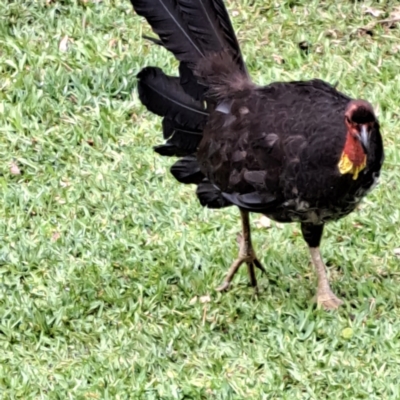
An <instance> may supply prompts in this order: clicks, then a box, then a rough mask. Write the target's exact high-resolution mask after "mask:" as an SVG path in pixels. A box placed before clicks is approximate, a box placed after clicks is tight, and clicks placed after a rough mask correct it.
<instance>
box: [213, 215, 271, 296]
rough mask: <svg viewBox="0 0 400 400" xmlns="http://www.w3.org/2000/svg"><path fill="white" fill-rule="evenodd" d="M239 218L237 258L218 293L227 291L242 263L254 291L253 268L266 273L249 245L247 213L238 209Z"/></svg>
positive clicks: (255, 283)
mask: <svg viewBox="0 0 400 400" xmlns="http://www.w3.org/2000/svg"><path fill="white" fill-rule="evenodd" d="M240 216H241V219H242V237H241V240H240V249H239V257H238V258H237V259H236V260H235V261H234V262H233V263H232V265H231V266H230V268H229V271H228V274H227V275H226V278H225V280H224V282H223V283H222V284H221V286H219V287H218V288H217V290H218V291H219V292H222V291H224V290H228V289H229V286H230V284H231V281H232V279H233V277H234V276H235V274H236V272H237V271H238V269H239V267H240V266H241V265H242V264H243V263H244V262H245V263H246V264H247V268H248V273H249V278H250V284H251V286H253V287H254V288H255V289H256V290H257V279H256V274H255V270H254V267H256V268H258V269H260V270H261V271H262V272H266V271H265V268H264V267H263V266H262V264H261V263H260V261H258V259H257V257H256V254H255V253H254V250H253V246H252V244H251V232H250V221H249V212H248V211H244V210H242V209H240Z"/></svg>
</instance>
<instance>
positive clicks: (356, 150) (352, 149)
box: [343, 131, 366, 167]
mask: <svg viewBox="0 0 400 400" xmlns="http://www.w3.org/2000/svg"><path fill="white" fill-rule="evenodd" d="M343 153H344V154H346V156H347V157H348V158H349V160H350V161H351V162H352V163H353V165H354V166H355V167H359V166H361V165H363V164H364V163H365V157H366V155H365V153H364V150H363V148H362V146H361V144H360V142H359V140H357V139H356V138H355V137H354V136H353V135H352V134H351V133H350V132H349V131H348V132H347V138H346V143H345V145H344V149H343Z"/></svg>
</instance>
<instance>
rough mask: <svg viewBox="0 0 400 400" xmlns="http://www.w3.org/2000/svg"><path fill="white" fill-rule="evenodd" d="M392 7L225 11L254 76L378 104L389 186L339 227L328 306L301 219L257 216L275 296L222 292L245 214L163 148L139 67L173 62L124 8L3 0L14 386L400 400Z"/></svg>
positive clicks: (300, 4)
mask: <svg viewBox="0 0 400 400" xmlns="http://www.w3.org/2000/svg"><path fill="white" fill-rule="evenodd" d="M373 4H375V5H373ZM368 7H372V8H373V10H372V11H373V13H374V14H377V11H382V13H381V14H380V15H379V16H377V17H375V16H373V15H371V14H368V11H371V10H369V9H368ZM395 7H396V2H395V1H393V3H392V4H390V3H389V2H383V1H382V2H371V1H369V2H368V1H366V2H362V1H360V2H352V1H349V0H346V1H345V0H342V1H340V0H339V1H338V0H336V1H334V0H327V1H315V0H291V1H290V0H286V1H278V0H274V1H272V0H271V1H263V0H252V1H250V0H241V1H239V0H237V1H230V2H229V3H228V8H229V11H230V14H231V15H232V16H233V17H232V18H233V24H234V26H235V29H236V30H237V32H238V37H239V39H240V42H241V44H242V49H243V52H244V54H245V58H246V61H247V64H248V67H249V70H250V72H251V75H252V76H253V78H254V81H255V82H258V83H260V84H266V83H268V82H271V81H274V80H293V79H309V78H313V77H319V78H322V79H325V80H327V81H328V82H331V83H335V82H338V83H339V89H340V90H342V91H344V92H345V93H347V94H349V95H352V96H355V97H361V98H365V99H367V100H369V101H371V102H372V103H373V104H374V106H375V107H376V109H377V111H378V115H379V118H380V121H381V126H382V132H383V136H384V142H385V147H386V163H385V165H384V170H383V174H382V178H381V183H380V185H379V186H378V187H377V188H376V189H375V190H374V191H373V192H372V193H371V194H370V195H369V196H368V198H367V199H366V200H365V201H364V202H363V204H362V206H361V207H360V209H359V210H358V211H357V212H355V213H353V214H352V215H351V216H349V217H348V218H346V219H344V220H342V221H340V222H338V223H334V224H331V225H329V226H328V227H327V229H326V232H325V235H324V239H323V244H322V251H323V255H324V258H325V260H326V262H327V264H328V266H329V270H330V275H331V281H332V287H333V289H334V290H335V292H336V293H337V294H338V295H339V296H340V297H342V298H343V299H344V300H345V305H344V306H343V307H342V308H341V309H340V310H339V311H338V312H334V313H327V312H324V311H322V310H319V309H317V307H316V306H315V304H314V303H313V302H312V298H313V296H314V293H315V288H316V282H315V277H314V274H313V270H312V267H311V265H310V261H309V255H308V251H307V248H306V245H305V243H304V242H303V240H302V238H301V235H300V230H299V227H298V226H297V225H294V224H293V225H279V224H275V223H274V222H273V223H272V224H271V227H270V228H269V229H266V228H257V227H256V222H257V220H258V219H259V216H257V215H253V216H252V221H253V226H254V230H253V231H254V245H255V248H256V251H257V252H258V254H259V256H260V259H261V260H262V262H263V263H264V265H265V267H266V268H267V270H268V276H263V277H261V276H259V283H260V286H261V289H262V290H261V294H260V295H259V296H258V298H255V297H254V296H253V294H252V290H251V288H250V287H248V285H247V282H248V278H247V273H246V270H245V268H243V270H242V271H241V272H240V274H239V276H238V277H237V278H236V279H235V281H234V285H233V289H232V290H231V291H230V292H229V293H227V294H223V295H221V294H219V293H216V292H215V290H214V288H215V287H216V286H217V285H219V284H220V283H221V281H222V279H223V277H224V275H225V273H226V270H227V268H228V266H229V264H230V263H231V262H232V260H233V259H234V258H235V257H236V255H237V243H236V234H237V233H238V232H239V231H240V220H239V213H238V210H237V209H234V208H232V209H227V210H221V211H210V210H204V209H202V208H201V207H200V205H199V203H198V202H197V199H196V197H195V195H194V188H193V187H187V186H183V185H180V184H178V183H177V182H176V181H174V179H173V178H172V177H171V176H170V175H169V173H168V169H169V166H170V165H171V164H172V162H173V160H171V159H166V158H161V157H160V156H158V155H157V154H155V153H153V151H152V146H154V145H156V144H160V143H161V142H162V140H161V133H160V119H159V118H156V117H155V116H154V115H152V114H150V113H148V112H146V111H145V109H144V108H143V107H142V106H141V105H140V103H139V101H138V98H137V94H136V80H135V75H136V73H137V72H138V71H139V70H140V69H141V68H142V67H144V66H146V65H156V66H159V67H163V68H164V69H165V70H166V71H167V72H168V73H171V72H174V71H175V70H176V66H177V64H176V62H175V61H174V60H173V59H172V57H171V56H170V55H169V54H167V52H166V51H164V50H162V49H160V48H159V47H156V46H152V45H150V44H149V43H147V42H145V41H143V40H142V39H141V35H142V34H143V33H147V34H148V33H149V32H150V31H149V28H148V26H147V24H146V23H145V22H144V20H142V19H141V18H138V17H137V16H135V15H134V13H133V11H132V10H131V6H130V3H129V1H128V0H104V1H101V0H97V1H94V0H81V1H72V0H63V1H61V0H57V1H56V0H53V1H52V0H47V1H45V0H42V1H27V0H17V1H12V2H6V1H3V2H0V119H1V120H0V130H1V132H0V158H1V175H0V186H1V201H0V213H1V218H0V240H1V247H0V274H1V277H0V316H1V318H0V398H1V399H168V400H169V399H194V400H198V399H288V400H294V399H316V400H322V399H340V400H342V399H369V400H370V399H379V400H381V399H385V400H386V399H400V382H399V374H400V372H399V371H400V302H399V293H400V286H399V285H400V267H399V264H400V249H399V248H400V239H399V237H400V227H399V224H400V211H399V210H400V189H399V184H400V168H399V167H400V150H399V149H400V147H399V146H400V142H399V135H400V123H399V107H400V24H398V25H397V26H396V25H394V26H392V28H391V29H390V28H389V27H388V26H387V25H385V24H377V25H375V26H373V27H372V28H371V27H370V24H371V23H373V22H374V21H377V20H379V19H387V18H390V14H391V13H393V12H396V10H395ZM397 13H400V11H399V9H397ZM393 15H394V14H392V16H393ZM362 27H368V28H366V29H365V30H359V28H362ZM304 41H305V42H307V44H308V49H307V50H306V51H304V50H301V49H300V48H299V43H300V42H304ZM303 47H305V46H303ZM396 249H397V250H396Z"/></svg>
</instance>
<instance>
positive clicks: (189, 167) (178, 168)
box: [171, 155, 204, 184]
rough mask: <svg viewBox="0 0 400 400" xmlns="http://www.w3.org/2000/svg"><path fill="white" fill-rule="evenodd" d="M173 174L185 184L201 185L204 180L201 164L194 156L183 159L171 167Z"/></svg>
mask: <svg viewBox="0 0 400 400" xmlns="http://www.w3.org/2000/svg"><path fill="white" fill-rule="evenodd" d="M171 173H172V175H173V176H174V178H175V179H176V180H177V181H178V182H181V183H185V184H190V183H191V184H199V183H200V182H202V181H203V179H204V175H203V173H202V172H201V171H200V166H199V163H198V162H197V159H196V157H195V156H193V155H191V156H187V157H183V158H181V159H180V160H179V161H177V162H176V163H175V164H174V165H173V166H172V167H171Z"/></svg>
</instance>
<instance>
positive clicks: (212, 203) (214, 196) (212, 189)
mask: <svg viewBox="0 0 400 400" xmlns="http://www.w3.org/2000/svg"><path fill="white" fill-rule="evenodd" d="M196 194H197V198H198V199H199V201H200V204H201V205H202V206H203V207H208V208H224V207H229V206H231V205H232V203H230V202H229V201H228V200H227V199H225V198H224V197H223V196H222V193H221V191H220V190H219V189H218V188H217V187H216V186H214V185H213V184H212V183H210V182H209V181H207V180H204V181H203V182H202V183H200V184H199V185H198V186H197V190H196Z"/></svg>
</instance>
